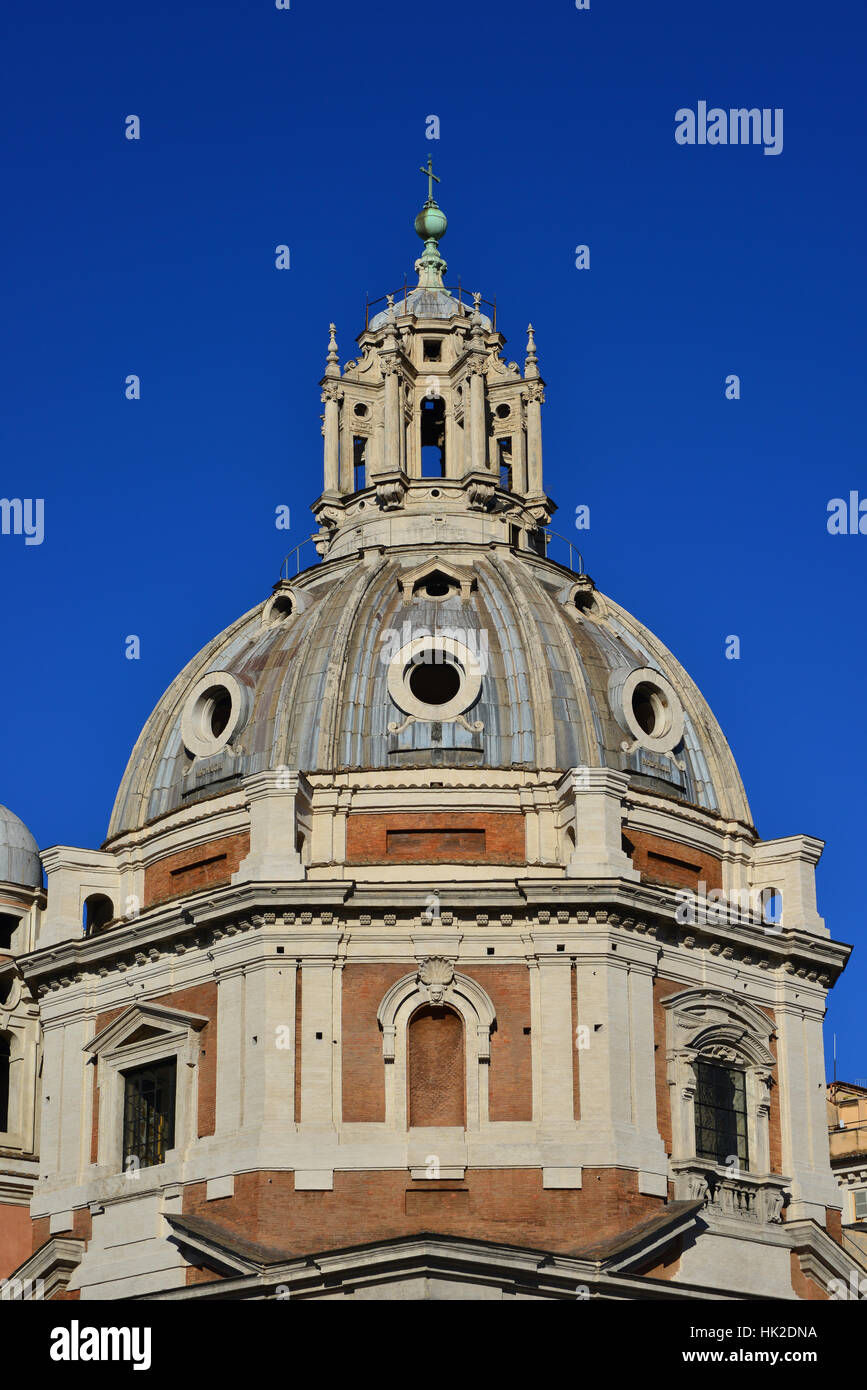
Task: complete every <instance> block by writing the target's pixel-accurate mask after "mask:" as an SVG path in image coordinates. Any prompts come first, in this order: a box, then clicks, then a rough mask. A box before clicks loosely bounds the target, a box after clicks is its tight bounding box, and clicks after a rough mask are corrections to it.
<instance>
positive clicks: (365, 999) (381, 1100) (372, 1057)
mask: <svg viewBox="0 0 867 1390" xmlns="http://www.w3.org/2000/svg"><path fill="white" fill-rule="evenodd" d="M410 969H411V965H410V964H409V963H408V962H406V961H404V963H403V964H402V965H401V964H392V965H347V966H346V968H345V969H344V971H343V985H342V994H343V998H342V1020H343V1021H342V1035H343V1057H342V1063H343V1119H344V1120H345V1121H346V1123H347V1124H354V1123H359V1124H361V1123H365V1122H366V1123H374V1124H376V1123H379V1124H381V1123H382V1122H383V1121H384V1120H385V1064H384V1062H383V1060H382V1033H381V1032H380V1029H379V1024H378V1023H377V1021H376V1013H377V1010H378V1008H379V1006H380V1004H381V1002H382V998H383V995H384V994H385V993H386V991H387V990H389V989H390V988H391V986H392V985H393V984H394V983H395V982H396V981H397V980H399V979H401V977H402V976H403V975H406V974H408V972H409V970H410ZM299 978H300V976H299Z"/></svg>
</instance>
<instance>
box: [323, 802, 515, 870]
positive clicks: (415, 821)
mask: <svg viewBox="0 0 867 1390" xmlns="http://www.w3.org/2000/svg"><path fill="white" fill-rule="evenodd" d="M526 858H527V856H526V848H525V836H524V816H523V814H522V813H521V812H520V811H487V812H480V813H478V814H477V813H475V812H468V811H457V812H452V811H427V812H413V811H381V812H375V813H374V812H371V813H368V812H363V811H356V812H351V813H350V814H349V815H348V816H347V818H346V862H347V864H395V863H401V864H466V863H470V864H476V863H477V864H524V863H526Z"/></svg>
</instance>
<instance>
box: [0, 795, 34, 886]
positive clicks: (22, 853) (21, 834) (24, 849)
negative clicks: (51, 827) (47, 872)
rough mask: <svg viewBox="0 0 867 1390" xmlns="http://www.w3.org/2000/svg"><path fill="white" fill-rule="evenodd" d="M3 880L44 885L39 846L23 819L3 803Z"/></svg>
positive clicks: (0, 877)
mask: <svg viewBox="0 0 867 1390" xmlns="http://www.w3.org/2000/svg"><path fill="white" fill-rule="evenodd" d="M0 883H15V884H18V885H20V886H21V887H26V888H41V887H42V864H41V862H40V859H39V846H38V845H37V843H36V841H35V840H34V838H33V836H32V835H31V834H30V831H29V830H28V829H27V826H26V825H25V824H24V822H23V821H22V820H19V819H18V817H17V816H16V815H13V813H12V812H11V811H9V810H7V808H6V807H5V806H0Z"/></svg>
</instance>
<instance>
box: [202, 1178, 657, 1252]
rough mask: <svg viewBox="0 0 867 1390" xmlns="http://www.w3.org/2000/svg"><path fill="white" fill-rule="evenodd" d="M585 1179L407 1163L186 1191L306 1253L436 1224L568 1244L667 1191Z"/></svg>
mask: <svg viewBox="0 0 867 1390" xmlns="http://www.w3.org/2000/svg"><path fill="white" fill-rule="evenodd" d="M583 1184H584V1185H583V1187H582V1188H581V1189H579V1190H572V1189H546V1188H543V1187H542V1171H541V1169H539V1168H520V1169H514V1168H512V1169H471V1170H469V1171H468V1172H467V1174H466V1177H465V1179H464V1180H463V1181H460V1182H454V1181H434V1180H431V1179H425V1180H419V1181H418V1182H413V1181H411V1180H409V1179H408V1177H407V1174H406V1172H405V1171H403V1172H399V1171H390V1172H368V1173H362V1172H355V1173H347V1172H336V1173H335V1174H334V1191H333V1192H296V1191H295V1190H294V1176H293V1174H292V1173H281V1172H259V1173H239V1174H238V1175H237V1176H236V1178H235V1194H234V1196H233V1197H225V1198H221V1199H219V1200H218V1201H212V1202H208V1201H207V1200H206V1184H205V1183H204V1182H201V1183H193V1184H188V1185H187V1186H186V1187H185V1189H184V1207H183V1209H184V1213H185V1214H186V1215H189V1216H201V1217H205V1218H206V1219H207V1220H209V1221H216V1222H218V1223H220V1224H222V1225H224V1226H226V1227H227V1228H228V1229H229V1230H231V1231H234V1232H235V1233H236V1234H237V1235H243V1236H245V1237H247V1239H249V1240H254V1241H258V1242H259V1243H260V1244H262V1245H270V1246H276V1247H278V1248H282V1249H286V1248H289V1249H291V1250H292V1251H294V1252H296V1253H298V1254H303V1253H309V1252H314V1251H317V1250H328V1249H338V1248H341V1247H344V1246H347V1245H354V1244H356V1243H362V1242H365V1241H378V1240H387V1239H390V1238H391V1237H393V1236H399V1235H411V1234H413V1233H417V1232H421V1231H433V1232H436V1233H441V1234H443V1235H456V1236H469V1237H473V1238H475V1239H478V1240H491V1241H500V1242H505V1243H512V1244H515V1245H529V1246H533V1247H535V1248H537V1249H543V1250H557V1251H563V1252H568V1251H570V1250H574V1249H576V1248H577V1247H578V1246H580V1245H583V1244H586V1243H589V1242H590V1241H596V1240H604V1239H607V1238H608V1237H610V1236H614V1235H617V1234H619V1233H620V1232H622V1231H625V1230H627V1229H628V1228H629V1227H630V1226H634V1225H636V1224H637V1223H638V1222H639V1221H645V1220H647V1218H648V1217H651V1216H654V1215H655V1214H656V1213H657V1212H658V1211H659V1210H660V1208H661V1206H662V1199H661V1198H658V1197H647V1196H644V1195H641V1194H639V1192H638V1175H637V1174H636V1173H634V1172H625V1171H620V1170H617V1169H614V1168H601V1169H596V1168H585V1169H584V1173H583Z"/></svg>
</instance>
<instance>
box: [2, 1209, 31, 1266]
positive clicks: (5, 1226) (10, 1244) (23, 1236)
mask: <svg viewBox="0 0 867 1390" xmlns="http://www.w3.org/2000/svg"><path fill="white" fill-rule="evenodd" d="M30 1227H31V1222H30V1208H29V1207H26V1206H24V1207H22V1206H19V1205H18V1204H17V1203H13V1202H9V1203H8V1204H7V1203H3V1204H2V1205H0V1279H6V1278H8V1277H9V1275H10V1274H11V1273H12V1271H13V1270H15V1269H17V1268H18V1266H19V1265H22V1264H23V1263H24V1261H25V1260H26V1259H28V1258H29V1256H30V1255H31V1254H32V1253H33V1248H34V1247H33V1244H32V1242H33V1232H32V1231H31V1229H30Z"/></svg>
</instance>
